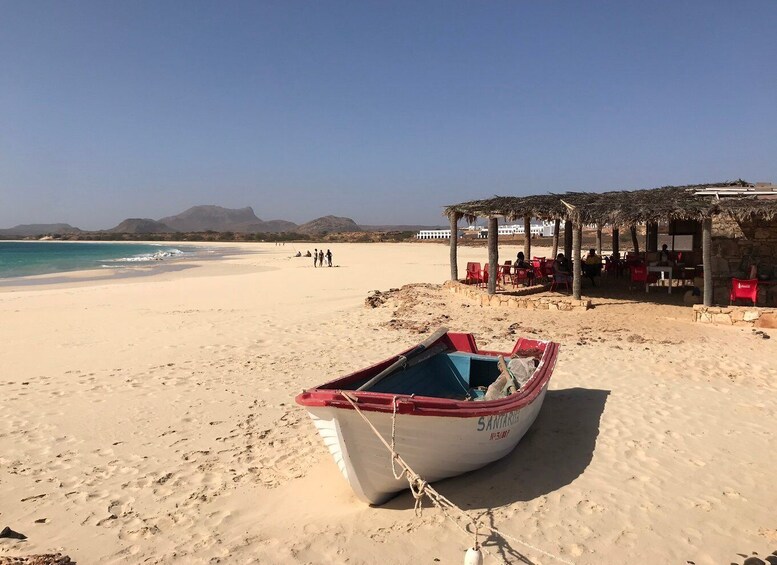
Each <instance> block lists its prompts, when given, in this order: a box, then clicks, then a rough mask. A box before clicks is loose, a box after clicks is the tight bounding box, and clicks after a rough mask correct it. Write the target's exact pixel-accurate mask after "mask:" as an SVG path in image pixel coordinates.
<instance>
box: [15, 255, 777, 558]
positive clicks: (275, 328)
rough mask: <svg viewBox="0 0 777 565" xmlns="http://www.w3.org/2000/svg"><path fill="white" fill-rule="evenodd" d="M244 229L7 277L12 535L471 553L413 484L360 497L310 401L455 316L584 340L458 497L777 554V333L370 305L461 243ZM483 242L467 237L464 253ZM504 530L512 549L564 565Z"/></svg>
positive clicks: (574, 343) (534, 535) (608, 317)
mask: <svg viewBox="0 0 777 565" xmlns="http://www.w3.org/2000/svg"><path fill="white" fill-rule="evenodd" d="M240 247H242V248H243V249H245V250H247V251H249V253H247V254H243V255H237V256H233V257H230V258H226V259H223V260H220V261H203V262H193V263H192V268H190V269H183V270H177V271H171V272H166V273H161V274H156V275H151V276H147V277H135V278H126V279H119V280H113V279H111V280H90V278H91V275H90V274H86V275H85V276H84V275H83V274H76V275H69V277H70V278H72V279H73V282H67V283H57V284H51V285H41V286H8V285H5V286H0V320H2V324H0V347H1V348H2V359H1V361H0V363H1V365H0V446H1V447H0V528H2V527H3V526H5V525H8V526H10V527H11V528H13V529H14V530H17V531H20V532H22V533H24V534H26V535H27V536H29V539H28V540H26V541H24V542H19V541H14V540H7V539H2V540H0V556H10V555H21V554H29V553H46V552H52V551H61V552H63V553H66V554H69V555H70V556H71V557H72V558H73V559H75V560H76V561H78V563H80V564H91V563H217V562H223V563H335V562H336V563H352V564H354V563H356V564H358V563H407V564H411V563H413V564H416V563H430V564H432V563H435V558H437V559H439V560H440V562H441V563H461V562H462V558H463V551H464V549H465V548H466V547H467V545H468V543H469V541H470V540H469V539H468V538H466V537H465V536H464V535H463V534H462V533H461V532H460V531H459V530H457V529H456V528H454V527H452V526H451V525H450V523H447V522H445V521H444V519H443V518H442V517H441V516H440V515H439V513H438V512H437V511H435V510H433V509H427V510H425V511H424V513H423V516H422V517H421V518H416V517H415V516H414V514H413V510H412V498H411V497H410V496H409V494H403V495H401V496H399V497H398V498H396V499H394V500H392V501H391V502H389V503H388V504H387V505H386V506H384V507H381V508H370V507H367V506H365V505H363V504H362V503H360V502H358V501H357V500H356V499H355V498H354V497H353V495H352V494H351V492H350V490H349V487H348V486H347V484H346V483H345V481H344V480H343V479H342V477H341V476H340V475H339V472H338V471H337V469H336V467H335V464H334V462H333V461H332V459H331V457H330V456H329V454H328V452H326V450H325V448H324V447H323V444H322V443H321V442H320V441H319V439H318V437H317V435H316V433H315V431H314V429H313V426H312V425H311V423H310V422H309V420H308V418H307V416H306V414H305V413H304V411H303V410H301V409H300V408H298V407H297V406H296V405H295V404H294V401H293V397H294V395H296V394H297V393H298V392H300V391H301V390H302V388H304V387H309V386H313V385H315V384H319V383H321V382H323V381H325V380H329V379H331V378H334V377H336V376H339V375H342V374H344V373H347V372H350V371H352V370H355V369H358V368H361V367H363V366H365V365H367V364H369V363H372V362H375V361H378V360H381V359H384V358H386V357H388V356H390V355H391V354H394V353H396V352H397V351H398V350H399V349H402V348H405V347H407V346H409V345H411V344H412V343H415V342H417V341H419V340H420V339H421V335H419V334H418V333H416V332H415V331H413V329H412V328H417V329H419V330H423V329H425V328H426V327H431V328H434V327H436V326H437V325H439V324H440V323H445V324H446V325H447V326H448V327H450V329H452V330H457V331H472V332H473V333H475V334H476V337H477V339H478V343H479V345H481V346H482V347H484V348H488V349H510V347H511V344H512V343H513V341H514V340H515V338H516V337H517V336H519V335H531V336H540V337H543V338H549V339H554V340H556V341H559V342H560V343H562V345H563V348H562V351H561V354H560V358H559V363H558V366H557V369H556V372H555V374H554V376H553V379H552V381H551V389H552V392H551V393H549V395H548V397H547V399H546V403H545V405H544V407H543V410H542V413H541V415H540V418H539V419H538V420H537V422H536V423H535V426H534V429H533V431H532V432H531V433H530V434H529V435H528V436H527V437H526V438H525V439H524V441H523V442H522V443H521V444H520V445H519V447H518V448H517V449H516V451H515V452H513V453H512V454H511V455H510V456H508V457H507V458H506V459H504V460H502V461H500V462H498V463H496V464H493V465H491V466H489V467H487V468H485V469H482V470H480V471H477V472H474V473H471V474H469V475H466V476H463V477H459V478H456V479H451V480H447V481H443V482H441V483H438V485H437V486H438V488H439V490H440V491H441V492H443V493H444V494H445V495H447V496H448V497H449V498H451V499H452V500H453V501H455V502H457V503H459V504H460V505H461V506H462V507H465V508H471V509H476V510H478V511H481V510H482V509H485V508H491V509H492V510H491V514H490V520H491V522H492V523H493V525H495V526H496V527H497V528H499V529H502V530H504V531H506V532H508V533H510V534H512V535H516V536H518V537H520V538H521V539H524V540H526V541H527V542H528V543H530V544H532V545H534V546H537V547H540V548H542V549H544V550H546V551H549V552H551V553H554V554H558V555H561V556H563V557H564V558H565V559H567V560H570V561H573V562H576V563H581V564H582V563H592V564H593V563H626V562H631V561H638V562H640V563H685V562H686V560H691V561H694V562H695V563H696V564H697V565H701V564H717V563H730V562H732V561H733V562H741V561H742V559H743V555H745V554H750V553H751V552H752V551H757V552H759V554H761V555H762V556H763V555H765V554H768V553H769V552H770V551H772V550H774V549H775V548H777V488H775V479H774V477H775V474H776V472H777V441H776V439H777V438H776V437H775V436H776V435H777V423H776V422H777V395H775V392H776V389H777V354H775V351H777V334H775V332H772V333H773V336H774V338H773V339H770V340H765V339H761V338H760V337H757V336H755V335H754V334H753V332H752V331H751V330H749V329H739V328H736V329H735V328H722V327H706V326H702V325H698V324H693V323H691V322H690V312H689V310H688V309H686V308H683V307H679V306H670V305H665V304H660V303H655V302H651V303H643V302H632V301H630V300H627V299H623V298H616V299H611V300H598V301H597V304H598V307H597V308H596V309H594V310H592V311H589V312H585V313H566V312H548V311H545V312H539V311H536V312H535V311H514V310H504V311H500V310H497V309H488V308H487V309H483V308H481V307H479V306H475V305H474V304H471V303H469V302H466V301H465V300H464V299H462V298H459V297H456V296H453V295H450V294H447V293H444V292H442V291H440V290H437V289H434V288H418V289H415V290H409V291H405V292H402V293H399V294H397V295H396V296H395V297H394V298H393V299H392V300H390V301H389V302H388V303H387V304H385V305H384V306H383V307H380V308H376V309H370V308H366V307H365V306H364V298H365V297H366V295H367V293H368V291H370V290H373V289H379V290H387V289H389V288H391V287H398V286H400V285H403V284H406V283H412V282H428V283H440V282H442V281H443V280H445V279H446V278H447V277H448V274H449V267H448V248H447V246H445V245H438V244H363V245H360V244H334V245H332V246H331V248H332V251H333V253H334V262H335V264H336V265H339V267H337V268H322V269H313V267H312V260H311V259H307V258H290V257H289V256H290V255H291V254H292V250H293V247H292V246H291V245H290V244H287V245H286V246H280V247H279V246H275V245H272V244H255V245H242V246H240ZM308 247H310V249H311V251H312V248H313V247H315V245H314V244H311V245H310V246H307V245H305V246H304V247H303V252H304V250H305V249H307V248H308ZM257 250H259V251H261V253H255V251H257ZM516 251H517V248H514V247H505V248H502V250H501V252H502V253H503V256H508V257H510V258H513V257H514V256H515V252H516ZM485 255H486V251H485V249H483V248H480V249H476V248H462V249H461V250H460V272H461V273H463V271H464V265H465V263H466V261H468V260H479V261H481V262H485ZM654 292H656V293H657V292H659V291H654ZM652 297H653V294H651V298H652ZM634 298H636V299H637V300H641V299H642V298H643V295H641V293H639V292H635V293H634ZM446 316H447V318H446ZM392 320H393V321H392ZM515 323H517V324H518V329H517V334H516V335H513V334H512V333H511V331H510V330H509V327H510V326H511V324H515ZM387 463H388V458H387ZM43 519H45V520H46V522H45V523H36V520H43ZM489 543H490V546H489V551H491V552H492V553H493V554H494V555H496V556H501V559H504V560H506V561H507V562H510V563H524V561H522V560H521V555H523V556H525V557H526V559H528V560H529V561H527V562H531V563H553V560H551V559H549V558H547V557H543V556H542V555H540V554H537V553H536V552H534V551H532V550H530V549H528V548H525V547H523V546H520V545H517V544H512V546H510V545H505V544H504V543H502V542H501V541H500V542H499V544H496V542H495V541H494V540H492V542H489ZM738 553H739V554H742V555H738ZM497 562H500V561H499V560H496V559H493V558H490V557H487V559H486V563H497Z"/></svg>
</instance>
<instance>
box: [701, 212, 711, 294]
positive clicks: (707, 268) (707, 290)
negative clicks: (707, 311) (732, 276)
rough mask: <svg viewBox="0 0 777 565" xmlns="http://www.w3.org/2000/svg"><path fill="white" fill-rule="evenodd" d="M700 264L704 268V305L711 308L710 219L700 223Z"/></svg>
mask: <svg viewBox="0 0 777 565" xmlns="http://www.w3.org/2000/svg"><path fill="white" fill-rule="evenodd" d="M701 230H702V231H701V262H702V263H703V267H704V305H705V306H712V218H704V220H702V223H701Z"/></svg>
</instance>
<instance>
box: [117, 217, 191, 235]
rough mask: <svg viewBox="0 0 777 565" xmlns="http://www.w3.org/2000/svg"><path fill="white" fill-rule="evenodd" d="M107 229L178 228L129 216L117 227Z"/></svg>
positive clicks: (165, 230)
mask: <svg viewBox="0 0 777 565" xmlns="http://www.w3.org/2000/svg"><path fill="white" fill-rule="evenodd" d="M105 231H108V232H112V233H173V232H176V231H178V230H174V229H172V228H171V227H170V226H168V225H166V224H163V223H162V222H157V221H156V220H149V219H148V218H128V219H126V220H124V221H123V222H122V223H120V224H119V225H118V226H116V227H115V228H111V229H109V230H105Z"/></svg>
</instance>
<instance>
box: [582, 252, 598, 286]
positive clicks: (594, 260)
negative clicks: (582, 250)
mask: <svg viewBox="0 0 777 565" xmlns="http://www.w3.org/2000/svg"><path fill="white" fill-rule="evenodd" d="M582 267H583V275H585V276H586V277H588V278H589V279H591V284H592V285H594V286H596V283H595V282H594V277H598V276H599V275H601V274H602V258H601V257H599V256H598V255H597V254H596V249H590V250H589V251H588V255H586V257H585V259H583V264H582Z"/></svg>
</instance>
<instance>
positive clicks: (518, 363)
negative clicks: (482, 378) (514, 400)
mask: <svg viewBox="0 0 777 565" xmlns="http://www.w3.org/2000/svg"><path fill="white" fill-rule="evenodd" d="M499 367H500V368H501V369H502V372H501V373H500V374H499V376H498V377H497V378H496V380H495V381H494V382H493V383H491V385H490V386H489V387H488V390H486V394H485V395H484V396H483V398H482V400H495V399H497V398H503V397H505V396H510V395H511V394H513V393H514V392H518V390H520V388H521V387H522V386H523V385H525V384H526V383H527V382H528V380H529V379H530V378H531V376H532V374H534V369H535V365H534V359H532V358H527V357H514V358H512V359H510V362H509V364H507V365H505V362H504V358H502V357H501V356H500V357H499Z"/></svg>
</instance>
